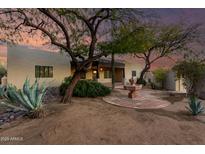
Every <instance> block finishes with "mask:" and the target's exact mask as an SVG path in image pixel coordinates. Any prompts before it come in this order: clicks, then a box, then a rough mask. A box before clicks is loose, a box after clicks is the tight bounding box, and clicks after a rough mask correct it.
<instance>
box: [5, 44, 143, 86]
mask: <svg viewBox="0 0 205 154" xmlns="http://www.w3.org/2000/svg"><path fill="white" fill-rule="evenodd" d="M6 52H7V57H6V58H7V60H6V62H7V81H8V83H10V84H14V85H16V86H17V87H18V88H21V87H22V85H23V83H24V81H25V79H26V78H29V79H30V80H31V81H34V80H35V79H38V80H39V81H40V82H43V81H45V82H46V83H47V85H48V86H59V85H60V84H61V82H62V81H63V79H64V78H65V77H66V76H70V75H72V74H73V72H74V67H73V66H72V62H71V58H70V57H69V55H67V54H66V53H60V52H49V51H45V50H41V49H37V48H31V47H27V46H19V45H18V46H7V51H6ZM140 71H141V65H139V64H138V63H133V62H129V61H126V60H116V62H115V77H116V82H122V83H124V82H128V80H129V79H130V78H131V77H134V78H137V77H139V73H140ZM82 78H85V79H93V80H96V81H98V82H101V83H111V64H110V59H109V58H101V59H100V60H97V61H94V62H93V65H92V67H91V68H90V69H89V71H88V72H87V73H86V74H85V75H84V76H83V77H82Z"/></svg>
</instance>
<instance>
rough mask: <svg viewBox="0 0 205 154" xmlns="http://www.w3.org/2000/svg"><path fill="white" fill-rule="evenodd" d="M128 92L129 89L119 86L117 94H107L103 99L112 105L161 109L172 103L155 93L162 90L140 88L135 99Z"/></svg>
mask: <svg viewBox="0 0 205 154" xmlns="http://www.w3.org/2000/svg"><path fill="white" fill-rule="evenodd" d="M128 92H129V91H128V90H123V89H122V88H118V89H116V94H113V95H110V96H106V97H104V98H103V100H104V101H105V102H107V103H109V104H112V105H117V106H121V107H127V108H135V109H159V108H164V107H167V106H169V105H170V104H171V103H170V102H168V101H166V100H162V99H161V98H159V97H158V96H157V95H154V94H155V93H159V92H160V91H156V90H140V91H139V93H138V96H137V98H134V99H131V98H128V97H127V93H128Z"/></svg>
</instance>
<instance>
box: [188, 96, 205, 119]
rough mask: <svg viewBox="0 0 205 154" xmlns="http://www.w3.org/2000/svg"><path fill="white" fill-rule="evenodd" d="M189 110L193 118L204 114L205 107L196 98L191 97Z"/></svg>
mask: <svg viewBox="0 0 205 154" xmlns="http://www.w3.org/2000/svg"><path fill="white" fill-rule="evenodd" d="M187 109H188V110H189V111H190V112H191V113H192V115H193V116H195V115H198V114H200V113H202V112H204V107H203V106H202V105H201V102H200V101H199V100H198V99H197V98H196V97H195V96H190V97H189V106H188V107H187Z"/></svg>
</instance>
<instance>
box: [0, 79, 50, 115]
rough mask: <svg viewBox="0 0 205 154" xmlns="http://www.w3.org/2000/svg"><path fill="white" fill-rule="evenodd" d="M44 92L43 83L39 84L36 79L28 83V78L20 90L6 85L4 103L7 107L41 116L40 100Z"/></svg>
mask: <svg viewBox="0 0 205 154" xmlns="http://www.w3.org/2000/svg"><path fill="white" fill-rule="evenodd" d="M45 93H46V87H45V84H42V86H41V87H40V86H39V83H38V81H37V80H36V81H35V82H34V84H33V85H30V81H29V80H28V79H26V80H25V82H24V85H23V88H22V90H21V89H19V90H18V89H17V88H16V87H15V86H13V85H8V87H7V91H6V93H5V94H4V98H5V99H4V101H3V102H2V103H3V104H4V105H7V106H8V107H11V108H14V109H17V110H23V111H26V112H27V113H28V115H30V116H31V117H33V118H36V117H39V116H41V113H42V111H43V110H42V100H43V96H44V95H45Z"/></svg>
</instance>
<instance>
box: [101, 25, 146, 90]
mask: <svg viewBox="0 0 205 154" xmlns="http://www.w3.org/2000/svg"><path fill="white" fill-rule="evenodd" d="M134 24H136V23H134ZM137 24H139V25H140V23H137ZM131 25H132V23H131ZM130 28H132V27H131V26H130V24H129V23H127V24H126V25H124V24H122V25H121V26H120V27H118V28H117V29H116V28H114V29H113V31H112V35H111V37H112V41H107V42H102V43H100V48H101V50H103V51H106V52H107V53H108V54H110V55H111V70H112V89H114V87H115V55H116V54H118V55H122V54H129V53H132V52H133V51H136V52H140V51H141V50H142V44H141V42H140V41H137V42H136V44H133V42H132V41H133V37H132V35H130V34H129V32H130V30H131V29H130ZM139 29H140V28H139ZM139 29H138V30H139ZM135 30H137V29H135ZM136 52H135V53H136Z"/></svg>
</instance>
